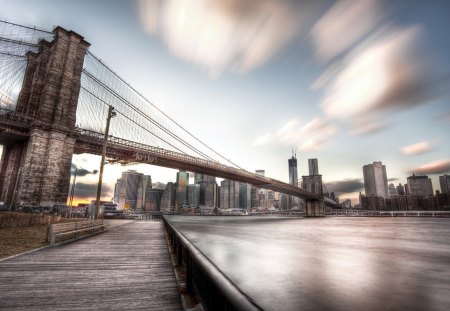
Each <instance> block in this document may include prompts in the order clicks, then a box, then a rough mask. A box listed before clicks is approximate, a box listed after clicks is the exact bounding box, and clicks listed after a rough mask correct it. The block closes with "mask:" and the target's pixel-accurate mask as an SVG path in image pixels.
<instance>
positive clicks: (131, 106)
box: [83, 71, 214, 161]
mask: <svg viewBox="0 0 450 311" xmlns="http://www.w3.org/2000/svg"><path fill="white" fill-rule="evenodd" d="M84 73H85V74H87V75H88V76H89V77H90V78H91V79H93V80H94V81H95V82H97V83H98V84H100V85H101V86H103V87H104V88H105V89H107V90H108V91H109V92H110V93H111V94H112V95H113V96H116V97H117V98H118V99H119V100H120V101H122V102H124V103H125V104H126V105H128V106H129V107H130V108H131V109H132V110H134V111H135V112H136V113H137V114H139V115H141V116H142V117H143V118H144V119H146V120H148V121H150V122H151V123H152V124H154V125H155V126H157V127H158V128H160V129H161V130H163V131H164V132H166V133H167V134H168V135H169V136H171V137H172V138H174V139H175V140H177V141H178V142H180V143H182V144H183V145H184V146H186V147H188V148H190V149H191V150H192V151H194V152H195V153H197V154H198V155H200V156H201V157H203V158H205V159H208V160H211V161H214V159H213V158H211V157H209V156H208V155H206V154H204V153H203V152H202V151H200V150H198V149H197V148H195V147H194V146H192V145H190V144H189V143H187V142H185V141H183V140H182V139H180V138H179V137H178V136H176V135H175V134H173V133H172V132H171V131H169V130H167V129H166V128H165V127H164V126H162V125H161V124H159V123H158V122H157V121H155V120H154V119H152V118H151V117H150V116H148V115H146V114H144V113H143V112H142V111H140V110H139V109H138V108H137V107H135V106H134V105H133V104H132V103H129V102H128V101H126V99H125V98H123V97H122V96H120V95H119V94H117V93H116V92H115V91H114V90H111V89H110V88H108V86H107V85H105V84H104V83H102V82H101V81H99V80H98V79H96V78H95V77H93V76H92V75H91V74H90V73H89V72H87V71H84ZM83 88H84V87H83ZM85 90H86V91H88V90H87V89H85ZM91 94H92V93H91ZM92 95H93V94H92ZM117 111H118V112H120V111H119V110H117ZM120 113H121V114H122V115H123V116H124V117H126V116H125V114H123V113H122V112H120ZM127 119H128V120H129V121H131V122H133V123H135V124H136V125H138V126H139V127H141V128H142V129H144V130H145V131H148V130H147V129H145V128H144V127H142V126H141V125H139V124H138V123H137V122H136V121H134V120H132V119H131V118H128V117H127ZM171 146H173V145H171ZM177 150H179V151H181V150H180V149H178V148H177Z"/></svg>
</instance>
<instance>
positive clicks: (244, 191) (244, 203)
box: [239, 183, 252, 209]
mask: <svg viewBox="0 0 450 311" xmlns="http://www.w3.org/2000/svg"><path fill="white" fill-rule="evenodd" d="M251 188H252V186H251V185H250V184H246V183H240V185H239V208H248V209H250V208H251V202H252V201H251V198H252V192H251Z"/></svg>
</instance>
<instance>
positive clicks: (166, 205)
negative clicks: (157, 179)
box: [161, 182, 176, 212]
mask: <svg viewBox="0 0 450 311" xmlns="http://www.w3.org/2000/svg"><path fill="white" fill-rule="evenodd" d="M175 197H176V189H175V186H174V184H173V183H172V182H169V183H167V186H166V190H164V192H163V194H162V197H161V211H164V212H173V211H175V209H176V207H175Z"/></svg>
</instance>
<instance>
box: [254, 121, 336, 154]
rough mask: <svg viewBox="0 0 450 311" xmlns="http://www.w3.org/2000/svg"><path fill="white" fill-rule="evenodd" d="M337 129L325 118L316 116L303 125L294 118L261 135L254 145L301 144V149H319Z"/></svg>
mask: <svg viewBox="0 0 450 311" xmlns="http://www.w3.org/2000/svg"><path fill="white" fill-rule="evenodd" d="M336 131H337V128H336V126H335V125H334V124H333V123H332V122H330V121H328V120H326V119H323V118H314V119H312V120H311V121H309V122H308V123H306V124H305V125H303V126H302V125H301V124H300V121H299V120H298V119H292V120H291V121H289V122H288V123H286V124H285V125H283V126H282V127H281V128H280V129H279V130H278V131H277V132H275V133H268V134H265V135H263V136H261V137H259V138H258V139H256V140H255V142H254V143H253V145H254V146H261V145H267V144H283V145H288V146H299V147H300V149H301V150H318V149H321V148H322V147H324V146H325V145H327V143H328V142H329V140H330V138H331V137H332V136H333V134H334V133H335V132H336Z"/></svg>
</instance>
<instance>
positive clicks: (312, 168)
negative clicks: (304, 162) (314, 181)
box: [308, 159, 319, 176]
mask: <svg viewBox="0 0 450 311" xmlns="http://www.w3.org/2000/svg"><path fill="white" fill-rule="evenodd" d="M308 168H309V176H312V175H319V161H317V159H308Z"/></svg>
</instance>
